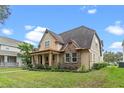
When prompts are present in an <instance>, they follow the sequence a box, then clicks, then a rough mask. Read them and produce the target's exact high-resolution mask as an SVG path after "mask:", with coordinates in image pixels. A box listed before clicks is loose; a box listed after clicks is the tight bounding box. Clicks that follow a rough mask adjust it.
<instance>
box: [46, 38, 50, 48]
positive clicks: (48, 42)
mask: <svg viewBox="0 0 124 93" xmlns="http://www.w3.org/2000/svg"><path fill="white" fill-rule="evenodd" d="M49 46H50V41H49V40H47V41H45V48H49Z"/></svg>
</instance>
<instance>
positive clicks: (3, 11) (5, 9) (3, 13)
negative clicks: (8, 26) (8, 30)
mask: <svg viewBox="0 0 124 93" xmlns="http://www.w3.org/2000/svg"><path fill="white" fill-rule="evenodd" d="M10 14H11V13H10V8H9V6H6V5H0V23H1V24H3V23H4V21H5V20H6V19H7V18H8V17H9V15H10Z"/></svg>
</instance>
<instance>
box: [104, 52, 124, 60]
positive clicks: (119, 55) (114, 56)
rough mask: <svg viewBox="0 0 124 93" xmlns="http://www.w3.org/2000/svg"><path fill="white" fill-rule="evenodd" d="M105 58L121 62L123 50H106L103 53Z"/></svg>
mask: <svg viewBox="0 0 124 93" xmlns="http://www.w3.org/2000/svg"><path fill="white" fill-rule="evenodd" d="M103 56H104V57H103V60H104V61H106V62H119V61H122V57H123V55H122V53H121V52H117V53H114V52H111V51H110V52H108V51H106V52H105V53H104V55H103Z"/></svg>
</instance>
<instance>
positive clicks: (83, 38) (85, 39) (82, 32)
mask: <svg viewBox="0 0 124 93" xmlns="http://www.w3.org/2000/svg"><path fill="white" fill-rule="evenodd" d="M94 34H96V32H95V30H93V29H90V28H87V27H85V26H80V27H77V28H75V29H72V30H69V31H66V32H63V33H61V34H59V35H60V36H61V37H62V38H63V41H64V43H65V44H67V43H68V42H69V41H70V40H74V41H75V42H76V43H77V44H78V45H79V46H80V48H85V49H89V48H90V47H91V43H92V39H93V36H94ZM96 36H97V37H98V35H97V34H96ZM98 38H99V37H98Z"/></svg>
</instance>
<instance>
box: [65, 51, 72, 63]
mask: <svg viewBox="0 0 124 93" xmlns="http://www.w3.org/2000/svg"><path fill="white" fill-rule="evenodd" d="M65 56H66V62H68V63H69V62H71V54H70V53H66V54H65Z"/></svg>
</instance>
